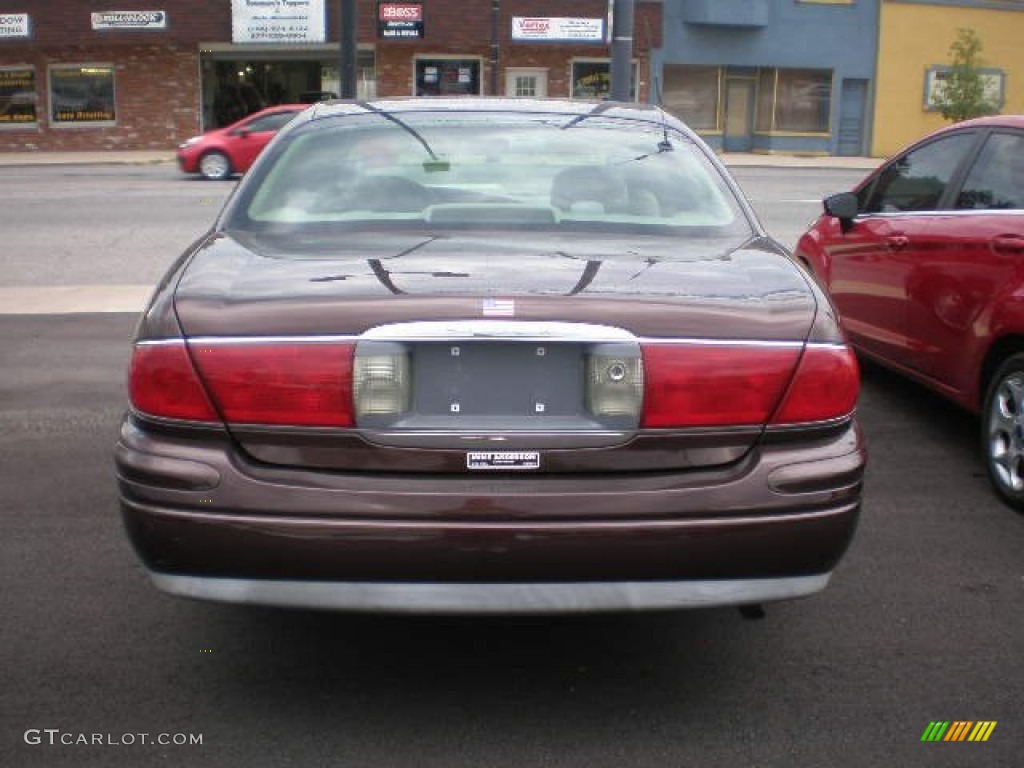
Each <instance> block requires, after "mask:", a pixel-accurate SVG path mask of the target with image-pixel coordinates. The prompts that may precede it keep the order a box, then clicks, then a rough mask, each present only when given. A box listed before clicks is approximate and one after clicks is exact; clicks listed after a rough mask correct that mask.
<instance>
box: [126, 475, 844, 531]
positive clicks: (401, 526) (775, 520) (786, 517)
mask: <svg viewBox="0 0 1024 768" xmlns="http://www.w3.org/2000/svg"><path fill="white" fill-rule="evenodd" d="M285 469H288V468H285ZM460 477H461V478H462V479H463V480H478V479H479V480H480V481H481V482H488V479H487V478H482V477H480V476H479V475H462V476H460ZM493 480H494V478H490V481H493ZM420 493H421V492H419V491H413V492H411V494H410V495H414V496H415V495H420ZM508 493H511V495H513V496H518V495H521V493H522V492H521V491H515V492H512V491H509V492H508ZM580 493H581V494H586V493H587V491H581V492H580ZM630 493H631V494H632V495H636V496H643V495H664V493H665V492H664V490H660V489H659V490H644V491H631V492H630ZM502 495H504V494H503V493H492V494H491V496H494V497H495V498H498V497H501V496H502ZM530 495H531V496H532V497H535V498H538V499H540V498H544V499H547V498H560V497H564V496H565V495H566V494H565V492H564V491H538V492H531V494H530ZM126 503H130V504H131V506H132V507H133V508H135V509H140V510H144V511H148V512H151V513H154V514H158V515H160V517H162V518H168V519H175V520H187V521H189V522H192V523H194V522H197V521H200V522H205V523H209V524H216V525H232V526H237V527H245V526H249V525H252V526H254V527H256V528H260V527H262V526H265V525H267V523H268V521H269V522H273V524H274V525H276V526H279V527H281V528H282V529H285V528H287V529H291V530H296V531H301V530H303V529H304V528H306V527H308V526H314V527H315V526H319V525H322V524H323V523H324V519H323V518H316V517H282V516H274V517H270V518H268V517H266V516H264V515H254V514H244V515H238V514H230V515H228V514H220V513H215V514H211V513H209V512H207V511H205V510H203V509H200V508H198V507H193V508H191V509H172V508H169V507H153V506H150V505H148V504H142V503H136V502H126ZM851 506H852V505H850V504H846V503H844V504H843V505H842V506H838V507H830V508H828V509H817V510H812V511H810V512H791V513H783V514H770V513H766V514H764V515H742V516H737V517H698V518H678V517H675V518H671V519H667V520H666V519H663V518H645V519H642V520H621V519H616V520H601V519H587V520H582V521H581V520H500V521H491V520H479V521H473V522H468V523H467V522H465V521H460V520H437V519H430V520H424V519H416V518H413V519H409V520H367V519H362V518H360V519H354V518H331V519H330V522H331V523H336V524H338V525H345V526H347V525H355V524H358V526H359V527H360V528H362V529H363V530H365V531H367V532H376V531H385V532H389V533H394V532H395V531H414V532H423V531H428V532H431V533H437V532H440V533H444V532H447V531H464V530H466V529H467V528H470V529H473V530H480V531H485V530H486V531H497V532H504V533H512V534H517V533H534V532H537V531H541V532H544V533H578V534H580V535H586V534H589V533H610V532H617V531H622V530H627V531H632V530H635V529H636V528H637V526H638V525H642V526H643V527H644V528H645V529H646V530H652V531H655V530H666V531H676V532H680V531H681V532H685V533H690V532H698V531H706V530H712V531H718V530H721V529H722V528H746V527H750V526H767V525H778V524H783V523H784V524H789V523H804V522H814V521H819V520H828V519H830V518H833V517H835V516H836V515H841V514H845V513H846V512H848V511H849V508H850V507H851Z"/></svg>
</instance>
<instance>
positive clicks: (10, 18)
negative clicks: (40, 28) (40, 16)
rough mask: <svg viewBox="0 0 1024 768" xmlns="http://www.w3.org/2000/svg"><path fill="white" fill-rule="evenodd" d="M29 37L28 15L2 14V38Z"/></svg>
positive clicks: (0, 22)
mask: <svg viewBox="0 0 1024 768" xmlns="http://www.w3.org/2000/svg"><path fill="white" fill-rule="evenodd" d="M2 37H28V14H27V13H0V38H2Z"/></svg>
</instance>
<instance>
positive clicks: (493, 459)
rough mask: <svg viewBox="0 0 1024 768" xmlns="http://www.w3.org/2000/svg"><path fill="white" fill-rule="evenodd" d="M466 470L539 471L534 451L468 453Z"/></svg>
mask: <svg viewBox="0 0 1024 768" xmlns="http://www.w3.org/2000/svg"><path fill="white" fill-rule="evenodd" d="M466 468H467V469H505V470H508V469H540V454H539V453H538V452H536V451H470V452H469V453H467V454H466Z"/></svg>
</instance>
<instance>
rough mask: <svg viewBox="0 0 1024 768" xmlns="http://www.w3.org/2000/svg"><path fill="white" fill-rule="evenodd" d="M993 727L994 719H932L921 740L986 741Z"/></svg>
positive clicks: (994, 724) (994, 725)
mask: <svg viewBox="0 0 1024 768" xmlns="http://www.w3.org/2000/svg"><path fill="white" fill-rule="evenodd" d="M995 729H996V721H995V720H977V721H975V720H954V721H952V722H950V721H949V720H933V721H932V722H930V723H928V727H927V728H925V729H924V733H922V734H921V741H988V737H989V736H991V735H992V731H994V730H995Z"/></svg>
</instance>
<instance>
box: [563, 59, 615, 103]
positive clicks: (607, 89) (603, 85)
mask: <svg viewBox="0 0 1024 768" xmlns="http://www.w3.org/2000/svg"><path fill="white" fill-rule="evenodd" d="M611 92H612V75H611V65H610V64H609V63H608V62H607V61H574V62H573V63H572V97H573V98H574V99H607V98H608V97H609V96H610V95H611Z"/></svg>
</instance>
